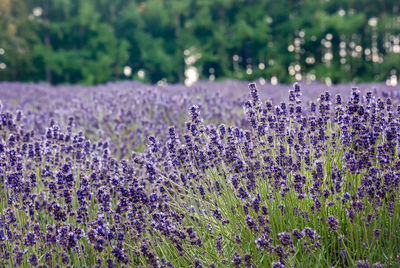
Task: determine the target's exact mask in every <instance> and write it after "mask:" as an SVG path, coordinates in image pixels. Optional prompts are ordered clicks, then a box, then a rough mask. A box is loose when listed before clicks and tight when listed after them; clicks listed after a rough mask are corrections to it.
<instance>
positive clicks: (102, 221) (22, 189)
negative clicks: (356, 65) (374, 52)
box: [0, 80, 400, 267]
mask: <svg viewBox="0 0 400 268" xmlns="http://www.w3.org/2000/svg"><path fill="white" fill-rule="evenodd" d="M0 100H1V108H0V113H1V121H0V133H1V139H0V161H1V162H0V184H1V185H0V267H17V266H19V267H32V266H35V267H399V266H400V233H399V230H400V190H399V186H400V87H399V86H397V87H391V86H390V87H389V86H386V85H385V84H379V83H377V84H358V85H352V84H341V85H335V86H330V87H327V86H326V85H324V84H317V83H314V84H305V83H304V84H301V85H300V84H295V85H293V86H288V85H274V86H273V85H270V84H265V85H258V84H257V85H256V84H254V83H250V84H248V83H246V82H237V81H231V80H228V81H225V82H199V83H197V84H195V85H194V86H192V87H189V88H188V87H185V86H184V85H179V84H176V85H165V86H150V85H145V84H141V83H139V82H118V83H109V84H105V85H100V86H96V87H84V86H49V85H48V84H24V83H6V82H3V83H0Z"/></svg>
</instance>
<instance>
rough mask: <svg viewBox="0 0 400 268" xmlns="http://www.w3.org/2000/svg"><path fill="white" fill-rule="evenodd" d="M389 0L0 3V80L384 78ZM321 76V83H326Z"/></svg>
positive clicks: (392, 42)
mask: <svg viewBox="0 0 400 268" xmlns="http://www.w3.org/2000/svg"><path fill="white" fill-rule="evenodd" d="M399 8H400V2H398V1H397V0H335V1H333V0H302V1H300V0H282V1H272V0H218V1H214V0H113V1H109V0H0V29H1V31H0V80H9V81H15V80H18V81H48V82H51V83H53V84H58V83H81V84H98V83H104V82H106V81H113V80H121V79H126V78H129V79H141V80H143V81H144V82H151V83H155V82H157V81H160V80H164V81H167V82H168V83H175V82H182V81H184V80H185V70H187V69H188V68H189V67H194V68H196V70H197V71H198V73H199V78H200V79H212V80H213V79H223V78H236V79H245V80H254V79H257V78H260V77H261V78H263V79H266V80H269V79H276V80H279V82H286V83H288V82H293V81H294V80H302V79H311V80H315V79H316V80H320V81H328V80H329V82H332V83H339V82H347V81H355V82H364V81H385V80H387V79H389V78H390V77H392V78H393V77H394V78H396V79H397V77H398V75H399V72H400V15H399V14H400V10H399ZM327 79H328V80H327Z"/></svg>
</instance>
